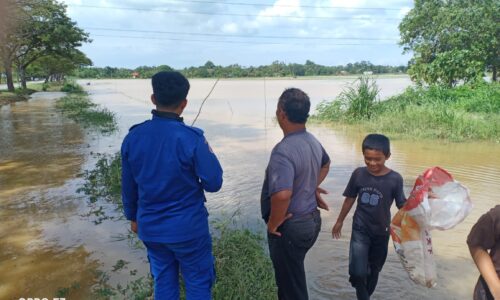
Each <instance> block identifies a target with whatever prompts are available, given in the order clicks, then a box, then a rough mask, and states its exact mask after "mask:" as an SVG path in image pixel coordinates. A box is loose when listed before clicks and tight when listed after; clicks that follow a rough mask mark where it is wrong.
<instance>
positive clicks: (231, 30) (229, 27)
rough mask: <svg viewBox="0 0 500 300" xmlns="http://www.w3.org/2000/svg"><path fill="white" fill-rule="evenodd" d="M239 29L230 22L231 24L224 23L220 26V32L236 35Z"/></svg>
mask: <svg viewBox="0 0 500 300" xmlns="http://www.w3.org/2000/svg"><path fill="white" fill-rule="evenodd" d="M238 30H239V27H238V24H236V23H234V22H231V23H226V24H224V25H223V26H222V32H226V33H236V32H238Z"/></svg>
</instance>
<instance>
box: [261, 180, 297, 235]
mask: <svg viewBox="0 0 500 300" xmlns="http://www.w3.org/2000/svg"><path fill="white" fill-rule="evenodd" d="M291 198H292V191H290V190H283V191H280V192H277V193H274V194H273V195H272V196H271V214H270V215H269V221H268V222H267V231H269V233H271V234H274V235H277V236H281V233H279V232H278V231H277V230H278V227H279V226H280V225H281V224H283V222H285V221H286V219H288V218H290V217H291V216H292V214H287V210H288V206H289V205H290V199H291Z"/></svg>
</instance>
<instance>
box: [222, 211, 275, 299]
mask: <svg viewBox="0 0 500 300" xmlns="http://www.w3.org/2000/svg"><path fill="white" fill-rule="evenodd" d="M213 229H214V238H213V252H214V256H215V269H216V272H217V281H216V283H215V286H214V289H213V297H214V299H248V300H250V299H263V300H265V299H276V295H277V288H276V285H275V281H274V271H273V265H272V262H271V259H270V258H269V255H267V253H266V252H265V251H264V249H265V248H264V247H265V244H266V243H265V238H264V237H263V235H261V234H256V233H253V232H251V231H249V230H248V229H239V228H234V227H231V226H230V220H226V221H219V222H216V223H215V224H213Z"/></svg>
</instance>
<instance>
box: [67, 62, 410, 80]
mask: <svg viewBox="0 0 500 300" xmlns="http://www.w3.org/2000/svg"><path fill="white" fill-rule="evenodd" d="M406 69H407V68H406V66H385V65H374V64H372V63H370V62H368V61H361V62H356V63H349V64H347V65H343V66H342V65H341V66H324V65H319V64H316V63H314V62H312V61H310V60H307V61H306V62H305V64H297V63H289V64H286V63H284V62H281V61H274V62H273V63H272V64H270V65H263V66H258V67H253V66H250V67H243V66H241V65H238V64H233V65H228V66H220V65H215V64H214V63H213V62H211V61H207V62H206V63H205V64H204V65H202V66H198V67H187V68H183V69H180V70H177V71H180V72H181V73H183V74H184V75H185V76H187V77H190V78H245V77H297V76H325V75H348V74H362V73H364V72H372V73H373V74H386V73H404V72H406ZM172 70H174V69H173V68H172V67H170V66H168V65H160V66H151V67H148V66H141V67H138V68H135V69H127V68H113V67H104V68H98V67H81V68H79V69H77V70H75V72H74V75H75V76H76V77H79V78H131V77H132V76H133V74H134V75H135V76H137V77H138V78H151V76H153V75H154V74H155V73H156V72H159V71H172Z"/></svg>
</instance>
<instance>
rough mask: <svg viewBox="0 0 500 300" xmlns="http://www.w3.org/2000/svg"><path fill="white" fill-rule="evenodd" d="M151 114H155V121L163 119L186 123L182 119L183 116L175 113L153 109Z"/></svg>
mask: <svg viewBox="0 0 500 300" xmlns="http://www.w3.org/2000/svg"><path fill="white" fill-rule="evenodd" d="M151 113H152V114H153V119H155V118H162V119H170V120H175V121H179V122H184V118H182V117H181V116H179V115H178V114H176V113H173V112H169V111H159V110H156V109H153V110H152V111H151Z"/></svg>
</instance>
